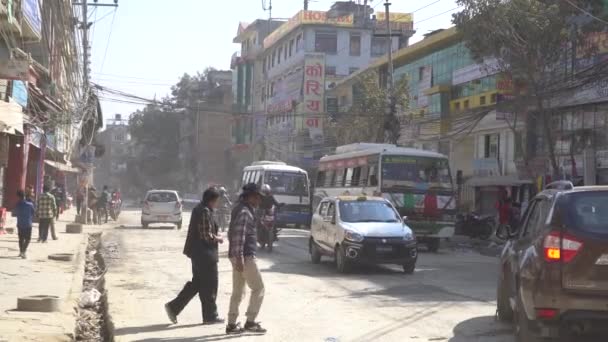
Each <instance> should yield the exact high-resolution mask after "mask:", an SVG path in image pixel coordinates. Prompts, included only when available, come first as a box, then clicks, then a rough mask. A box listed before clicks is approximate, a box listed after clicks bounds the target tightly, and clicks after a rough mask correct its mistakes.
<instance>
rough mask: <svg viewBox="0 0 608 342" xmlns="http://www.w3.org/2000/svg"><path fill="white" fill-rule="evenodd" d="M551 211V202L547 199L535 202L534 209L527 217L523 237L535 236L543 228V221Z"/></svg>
mask: <svg viewBox="0 0 608 342" xmlns="http://www.w3.org/2000/svg"><path fill="white" fill-rule="evenodd" d="M550 209H551V202H550V201H549V200H547V199H541V200H536V201H535V202H534V207H533V208H532V211H531V212H530V214H529V215H528V219H527V222H526V225H525V228H524V231H523V236H530V235H536V234H537V233H538V232H540V231H541V230H542V229H543V227H544V222H545V219H546V218H547V215H548V214H549V210H550Z"/></svg>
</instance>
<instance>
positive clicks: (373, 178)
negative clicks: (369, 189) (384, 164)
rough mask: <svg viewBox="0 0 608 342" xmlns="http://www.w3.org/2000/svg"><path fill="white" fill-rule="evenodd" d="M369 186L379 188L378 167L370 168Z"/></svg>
mask: <svg viewBox="0 0 608 342" xmlns="http://www.w3.org/2000/svg"><path fill="white" fill-rule="evenodd" d="M368 173H369V185H370V186H377V185H378V167H377V166H376V165H370V166H369V172H368Z"/></svg>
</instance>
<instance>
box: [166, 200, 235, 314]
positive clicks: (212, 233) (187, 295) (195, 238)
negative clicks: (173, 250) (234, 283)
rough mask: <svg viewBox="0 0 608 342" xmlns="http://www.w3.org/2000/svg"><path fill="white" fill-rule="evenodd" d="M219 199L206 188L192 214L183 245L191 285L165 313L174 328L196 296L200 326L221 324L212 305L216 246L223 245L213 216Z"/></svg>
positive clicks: (187, 284)
mask: <svg viewBox="0 0 608 342" xmlns="http://www.w3.org/2000/svg"><path fill="white" fill-rule="evenodd" d="M219 198H220V193H219V192H218V191H217V190H216V189H215V188H209V189H207V190H205V192H204V193H203V200H202V202H201V203H199V204H198V205H197V206H196V207H195V208H194V210H192V215H191V216H190V225H189V226H188V235H187V237H186V243H185V245H184V254H185V255H186V256H188V258H190V260H191V261H192V281H189V282H187V283H186V285H184V288H183V289H182V290H181V292H180V293H179V294H178V295H177V297H176V298H175V299H173V300H172V301H170V302H169V303H167V304H165V311H166V312H167V316H169V319H170V320H171V322H173V324H176V323H177V315H179V314H180V312H182V310H183V309H184V308H185V307H186V305H188V303H189V302H190V300H192V298H194V296H195V295H196V294H197V293H198V296H199V299H200V300H201V306H202V311H203V324H218V323H224V320H223V319H221V318H220V317H219V315H218V313H217V305H216V302H215V300H216V298H217V288H218V269H217V263H218V244H219V243H222V242H224V240H223V239H222V237H221V236H220V235H219V233H218V224H217V222H216V221H215V219H214V216H213V211H214V210H215V209H216V208H217V207H218V204H219Z"/></svg>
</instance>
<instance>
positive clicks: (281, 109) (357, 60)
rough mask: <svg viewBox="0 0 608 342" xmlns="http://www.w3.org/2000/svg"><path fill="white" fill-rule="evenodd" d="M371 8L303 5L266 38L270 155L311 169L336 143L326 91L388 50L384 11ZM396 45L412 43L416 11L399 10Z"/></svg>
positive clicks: (267, 142)
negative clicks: (328, 133) (329, 134)
mask: <svg viewBox="0 0 608 342" xmlns="http://www.w3.org/2000/svg"><path fill="white" fill-rule="evenodd" d="M368 13H369V7H366V6H363V5H356V4H354V3H352V2H343V3H336V4H335V5H334V6H333V7H332V9H331V10H330V11H329V12H322V11H307V10H302V11H300V12H298V13H297V14H296V15H294V16H293V17H292V18H291V19H290V20H289V21H287V22H286V23H284V24H283V25H281V26H280V27H279V28H277V29H276V30H275V31H274V32H272V33H271V34H270V35H269V36H268V37H266V39H264V50H263V52H262V54H261V58H262V70H263V73H264V80H265V87H264V88H262V89H263V94H262V96H261V98H262V104H263V106H264V108H265V113H266V132H265V134H264V137H265V140H264V142H265V149H266V158H268V159H276V160H283V161H285V162H287V163H290V164H294V165H298V166H300V167H303V168H306V169H312V168H314V167H315V165H316V162H317V161H318V160H319V159H320V157H322V156H323V155H324V154H326V153H328V152H329V151H331V149H332V148H333V146H334V143H333V142H332V141H330V140H329V139H328V138H326V137H325V134H324V132H323V125H324V123H325V121H326V118H327V114H326V113H327V107H328V106H329V103H326V97H325V92H326V90H328V89H331V88H332V87H334V86H335V84H336V83H337V82H338V81H339V80H341V79H343V78H345V77H348V75H350V74H353V73H355V72H357V71H358V70H359V69H361V68H365V67H367V66H368V65H369V64H370V62H371V61H372V60H374V59H376V58H378V57H380V56H382V55H384V54H386V53H387V52H388V49H389V44H388V41H389V40H388V39H387V38H385V37H383V36H381V34H380V33H381V32H379V31H383V30H384V28H385V27H386V22H385V21H383V18H384V14H383V13H378V14H377V15H376V16H375V19H373V18H372V17H370V16H369V14H368ZM391 22H392V23H393V26H394V27H393V32H394V33H400V34H401V37H398V36H394V37H392V38H391V39H390V41H391V44H390V45H391V46H390V48H392V49H393V50H396V49H398V48H399V47H400V45H401V46H405V45H407V42H408V39H409V37H410V36H411V35H412V34H413V30H412V16H411V15H410V14H402V13H394V14H393V16H392V17H391Z"/></svg>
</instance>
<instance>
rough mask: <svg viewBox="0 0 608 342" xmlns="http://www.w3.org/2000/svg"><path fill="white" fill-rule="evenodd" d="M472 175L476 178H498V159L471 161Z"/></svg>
mask: <svg viewBox="0 0 608 342" xmlns="http://www.w3.org/2000/svg"><path fill="white" fill-rule="evenodd" d="M473 175H474V176H477V177H494V176H500V168H499V166H498V159H496V158H481V159H473Z"/></svg>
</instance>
